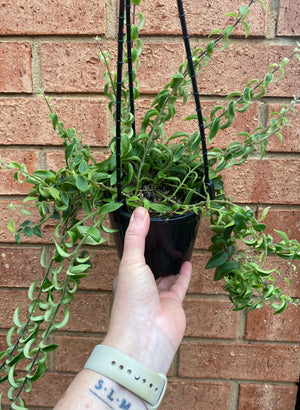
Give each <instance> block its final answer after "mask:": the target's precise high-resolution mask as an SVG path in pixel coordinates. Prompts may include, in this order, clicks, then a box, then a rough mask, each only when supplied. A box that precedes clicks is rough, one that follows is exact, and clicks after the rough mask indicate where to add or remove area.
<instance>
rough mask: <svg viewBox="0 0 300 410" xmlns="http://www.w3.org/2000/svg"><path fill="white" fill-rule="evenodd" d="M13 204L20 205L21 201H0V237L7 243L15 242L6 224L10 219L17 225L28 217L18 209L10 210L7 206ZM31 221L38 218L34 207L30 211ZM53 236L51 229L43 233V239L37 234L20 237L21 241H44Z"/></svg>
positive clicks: (35, 221)
mask: <svg viewBox="0 0 300 410" xmlns="http://www.w3.org/2000/svg"><path fill="white" fill-rule="evenodd" d="M11 203H12V204H13V206H15V207H20V206H21V205H22V202H21V201H9V200H8V201H6V200H1V201H0V238H1V242H8V243H11V242H12V243H14V244H15V243H16V241H15V239H14V236H13V234H12V233H11V232H10V231H9V230H8V228H7V224H8V221H9V220H10V219H12V220H13V221H14V223H15V226H16V227H18V226H19V224H20V223H22V222H24V221H25V220H26V219H28V216H27V215H22V214H21V212H20V210H19V209H16V210H15V211H12V210H11V209H10V208H8V206H9V205H10V204H11ZM30 218H31V221H33V222H34V223H37V222H38V221H39V219H40V217H39V215H38V212H36V210H35V209H34V210H33V211H32V216H31V217H30ZM52 236H53V230H52V232H51V233H49V232H46V233H45V235H44V239H40V238H38V237H37V236H33V237H32V238H29V237H22V242H23V243H45V242H47V241H49V239H50V238H51V237H52Z"/></svg>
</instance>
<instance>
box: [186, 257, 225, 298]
mask: <svg viewBox="0 0 300 410" xmlns="http://www.w3.org/2000/svg"><path fill="white" fill-rule="evenodd" d="M209 255H210V254H202V253H201V254H198V253H195V252H194V254H193V256H192V260H191V262H192V266H193V271H192V278H191V282H190V286H189V289H188V292H189V293H200V294H205V295H217V294H224V290H223V282H222V281H217V282H214V280H213V275H214V270H213V269H204V267H205V265H206V263H207V261H208V259H209Z"/></svg>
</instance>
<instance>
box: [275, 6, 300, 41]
mask: <svg viewBox="0 0 300 410" xmlns="http://www.w3.org/2000/svg"><path fill="white" fill-rule="evenodd" d="M299 22H300V1H299V0H285V1H281V2H280V4H279V11H278V19H277V30H276V34H277V35H278V36H300V23H299Z"/></svg>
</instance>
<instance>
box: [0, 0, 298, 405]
mask: <svg viewBox="0 0 300 410" xmlns="http://www.w3.org/2000/svg"><path fill="white" fill-rule="evenodd" d="M116 3H117V0H89V1H88V0H80V1H79V0H57V1H53V0H43V1H42V2H40V1H37V0H31V1H30V0H2V2H1V4H0V21H1V25H0V112H1V117H0V155H1V157H2V158H3V159H7V160H8V159H11V160H17V161H20V162H24V163H26V165H27V166H28V168H29V170H33V169H35V167H44V168H57V167H58V166H61V164H62V161H63V152H62V148H61V146H60V141H59V140H58V138H57V137H56V135H55V134H54V133H53V131H52V129H51V125H50V122H49V121H48V119H47V115H48V111H47V107H46V106H45V103H44V102H43V101H42V100H41V99H40V98H38V97H37V93H39V90H40V88H44V89H45V91H46V93H48V94H49V95H51V96H52V98H53V99H54V100H55V102H56V103H57V110H58V113H59V114H60V117H61V119H63V120H64V121H65V123H66V124H67V126H77V127H78V129H79V130H81V131H82V132H83V135H84V141H86V142H87V143H89V144H91V145H92V146H93V151H94V153H95V154H97V155H99V156H101V155H105V152H106V147H107V144H108V141H109V138H110V135H111V130H112V124H111V120H110V117H109V116H108V113H107V109H106V104H105V98H104V96H103V80H102V75H101V73H102V70H103V65H102V64H101V63H100V62H99V61H98V59H97V47H96V44H95V41H94V37H95V36H96V35H99V36H100V37H101V41H102V42H103V44H104V46H103V47H104V48H108V49H110V50H115V49H116V41H115V40H116V31H117V29H116V26H117V13H116V9H117V6H116ZM142 3H143V4H142V10H143V12H144V13H145V15H146V25H145V28H144V29H143V36H144V41H145V47H144V54H143V57H142V65H141V69H140V82H141V84H142V88H141V91H142V96H141V102H139V104H140V107H141V110H143V109H144V107H145V106H146V105H147V98H148V97H149V94H151V93H153V92H154V91H157V90H159V89H160V87H161V86H162V85H163V84H164V82H165V81H166V80H167V79H169V76H170V73H172V69H173V68H176V67H177V64H178V62H180V61H182V59H183V58H184V52H183V45H182V41H181V38H180V36H179V34H180V30H179V22H178V18H177V11H176V2H175V1H173V0H164V1H163V0H153V1H151V2H146V1H144V2H142ZM184 4H185V8H186V14H187V21H188V25H189V31H190V33H191V34H192V35H193V37H192V42H193V44H203V43H206V42H207V35H208V34H209V32H210V31H211V30H212V29H214V28H216V27H218V26H219V25H223V26H224V23H223V22H222V16H223V15H224V14H225V13H227V12H229V11H235V10H238V4H239V2H238V0H222V1H221V0H197V1H195V0H185V1H184ZM266 5H267V11H266V13H263V12H262V10H261V8H260V7H259V6H257V5H255V6H254V7H253V11H252V15H251V17H250V23H251V24H250V27H251V36H250V37H249V38H248V39H247V40H245V39H243V38H242V37H240V36H239V35H238V36H236V37H235V38H234V39H233V40H232V42H231V45H230V47H229V48H228V49H227V50H226V52H225V53H223V54H222V55H221V54H218V55H217V56H216V57H214V64H212V65H210V67H211V68H213V69H210V70H205V71H204V75H203V77H202V81H201V83H200V89H201V93H202V94H203V95H204V97H203V107H204V111H205V110H208V108H209V107H211V105H212V103H213V102H215V101H222V99H223V98H224V95H225V94H226V93H227V92H230V91H233V90H237V89H241V87H242V86H243V85H244V84H245V83H246V81H247V80H249V79H250V78H253V77H257V78H260V77H261V75H262V73H263V71H264V69H265V68H266V67H268V66H269V64H271V63H272V62H276V61H279V59H280V57H282V56H283V55H284V54H289V53H290V52H291V51H292V50H293V48H294V47H295V44H296V41H297V40H298V41H299V36H300V25H299V22H300V1H299V0H267V1H266ZM238 33H239V34H241V33H242V29H240V31H239V32H238ZM237 72H238V74H237ZM299 90H300V76H299V69H298V68H297V66H296V64H295V63H292V64H291V65H290V66H289V68H288V69H287V75H286V78H285V80H284V81H282V82H281V83H279V84H278V85H276V87H274V88H273V89H272V91H271V92H270V93H269V94H268V95H267V96H266V97H265V98H264V99H263V100H262V101H260V102H257V103H255V104H253V106H252V108H251V110H250V111H249V112H248V113H245V114H240V115H239V117H238V118H237V120H236V123H235V124H236V125H235V126H234V129H233V131H232V129H231V131H230V132H228V131H226V132H224V134H223V135H220V136H219V137H218V141H216V142H217V143H218V144H219V145H221V146H224V144H228V142H229V141H230V140H232V139H234V138H235V135H234V131H235V130H239V131H241V130H249V129H251V127H252V129H253V128H254V127H256V126H258V125H260V124H263V123H264V122H265V121H266V114H267V112H272V111H273V110H276V108H277V107H278V103H280V102H288V101H289V100H290V98H291V97H292V96H293V95H294V94H295V93H296V92H297V91H298V92H299ZM182 111H183V112H182V114H183V115H185V114H188V113H191V112H193V105H190V104H187V106H186V107H184V109H183V110H182ZM297 111H298V116H297V119H296V121H295V122H294V126H293V128H289V129H287V130H286V131H285V137H286V139H285V140H284V143H283V144H279V143H278V142H277V141H274V143H272V144H271V145H270V147H269V148H268V153H267V156H266V158H265V159H264V160H263V161H262V162H259V161H258V157H257V156H253V157H252V158H251V159H249V161H247V163H245V164H244V165H243V166H241V167H237V168H234V169H230V171H229V172H226V173H225V183H226V187H227V190H228V193H229V194H230V195H232V196H233V197H234V198H235V199H236V201H237V202H238V203H241V204H251V205H253V207H254V208H255V209H256V210H257V213H258V214H259V213H261V211H262V209H263V208H264V207H265V206H267V205H272V209H271V211H270V213H269V216H268V218H267V222H268V223H269V226H270V229H272V228H273V227H275V228H277V229H282V230H286V231H287V232H288V233H289V234H290V235H291V236H293V237H295V238H296V239H298V240H300V132H299V128H300V127H299V125H300V115H299V108H298V110H297ZM177 125H178V123H176V121H175V122H174V124H171V126H170V128H172V131H174V130H175V129H176V128H177ZM170 131H171V130H170ZM26 188H27V187H26V186H25V185H23V186H21V185H19V184H17V183H15V182H13V181H12V179H11V174H10V173H9V172H7V171H2V172H1V178H0V348H1V346H2V344H3V343H4V334H5V332H6V330H7V329H8V328H9V327H10V326H11V325H12V313H13V311H14V308H15V307H16V305H17V303H20V304H21V305H25V304H26V290H27V288H28V286H29V284H30V283H31V281H32V280H33V279H35V278H36V277H41V275H42V272H41V270H40V267H39V257H40V251H41V247H40V245H41V244H40V242H39V241H36V240H35V239H33V238H27V239H26V240H25V241H24V243H23V245H22V246H21V247H17V246H16V245H15V243H14V241H13V238H12V237H11V235H10V234H9V232H8V231H7V228H6V225H7V222H8V219H9V218H10V217H13V218H14V219H15V220H16V221H17V220H19V219H20V218H21V217H20V216H19V215H18V214H17V213H16V214H14V215H12V212H11V211H10V210H9V209H8V208H7V205H8V204H9V203H10V202H16V203H18V202H19V201H20V200H21V199H22V196H23V195H24V193H25V192H26ZM20 220H21V219H20ZM208 237H209V234H208V229H207V226H205V224H202V226H201V229H200V231H199V235H198V238H197V242H196V249H195V252H194V256H193V279H192V283H191V285H190V288H189V294H188V295H187V298H186V300H185V302H184V306H185V310H186V314H187V329H186V333H185V338H184V340H183V343H182V345H181V347H180V349H179V352H178V355H177V356H176V358H175V361H174V364H173V366H172V368H171V369H170V372H169V376H170V378H169V388H168V391H167V393H166V397H165V399H164V401H163V405H162V410H171V409H173V410H175V409H176V410H177V409H178V410H179V409H183V408H184V409H186V410H195V409H197V410H198V409H199V410H201V409H203V410H217V409H220V410H227V409H228V410H251V409H258V408H259V409H261V410H270V409H272V410H292V409H294V408H295V398H296V392H297V386H296V384H295V383H296V382H297V381H298V378H299V371H300V350H299V341H300V310H299V309H297V308H294V307H289V308H288V309H287V310H286V311H285V312H284V313H283V314H281V315H279V316H273V315H272V313H271V312H270V311H269V310H268V309H266V308H263V309H260V310H258V311H255V312H252V313H246V312H239V313H236V312H233V311H232V310H231V309H232V308H231V305H230V303H229V302H228V300H227V298H226V296H225V295H224V292H223V291H222V285H221V283H214V282H213V281H212V272H211V271H205V270H204V269H203V266H204V264H205V262H206V260H207V252H206V249H207V246H208ZM48 241H49V237H47V235H46V238H45V240H44V241H43V242H44V243H46V246H48V245H47V243H48ZM117 266H118V259H117V256H116V252H115V250H114V244H113V241H112V239H109V240H108V242H107V244H106V245H104V246H102V247H101V248H99V249H98V250H97V252H96V255H95V259H94V269H93V271H92V272H91V273H90V275H89V277H88V278H86V279H85V280H84V281H83V282H82V286H81V290H80V291H79V293H78V295H77V297H76V298H75V301H74V303H73V306H72V308H71V318H70V321H69V323H68V325H67V327H66V328H65V329H64V330H63V331H60V332H58V333H57V334H56V335H55V337H54V339H55V342H58V343H59V344H60V347H59V349H58V350H57V351H55V352H53V354H52V355H51V357H50V361H49V370H48V372H47V374H45V375H44V377H43V378H42V379H41V380H40V381H39V382H38V383H37V384H36V386H35V388H34V391H33V392H32V393H31V394H30V397H29V398H28V399H27V403H28V405H29V407H30V408H31V409H45V410H46V409H50V408H52V407H53V406H54V404H55V403H56V401H57V400H58V398H59V396H60V395H61V394H62V392H63V391H64V390H65V388H66V386H67V385H68V384H69V382H70V381H71V380H72V378H73V377H74V374H75V372H78V371H79V370H80V369H81V368H82V366H83V364H84V363H85V361H86V359H87V357H88V355H89V353H90V351H91V350H92V347H93V346H94V345H95V344H96V343H99V341H101V338H102V337H103V335H104V334H105V331H106V330H107V325H108V319H109V310H110V290H111V284H112V280H113V277H114V275H115V273H116V270H117ZM299 273H300V266H299V264H298V266H297V271H296V272H295V273H293V274H292V276H293V278H292V283H293V285H292V289H291V292H292V294H293V295H294V296H298V297H300V278H299Z"/></svg>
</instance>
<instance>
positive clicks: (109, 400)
mask: <svg viewBox="0 0 300 410" xmlns="http://www.w3.org/2000/svg"><path fill="white" fill-rule="evenodd" d="M90 392H91V393H92V394H93V395H94V396H96V397H97V398H98V399H99V400H101V401H102V403H104V404H106V406H107V407H108V408H110V409H113V410H114V409H123V410H129V409H130V407H131V403H129V402H128V401H126V400H125V399H124V398H122V397H118V396H117V394H116V392H115V390H114V389H112V388H110V387H109V388H107V387H106V385H105V382H104V380H101V379H100V380H99V381H98V383H97V384H96V385H95V386H94V388H93V389H90Z"/></svg>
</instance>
